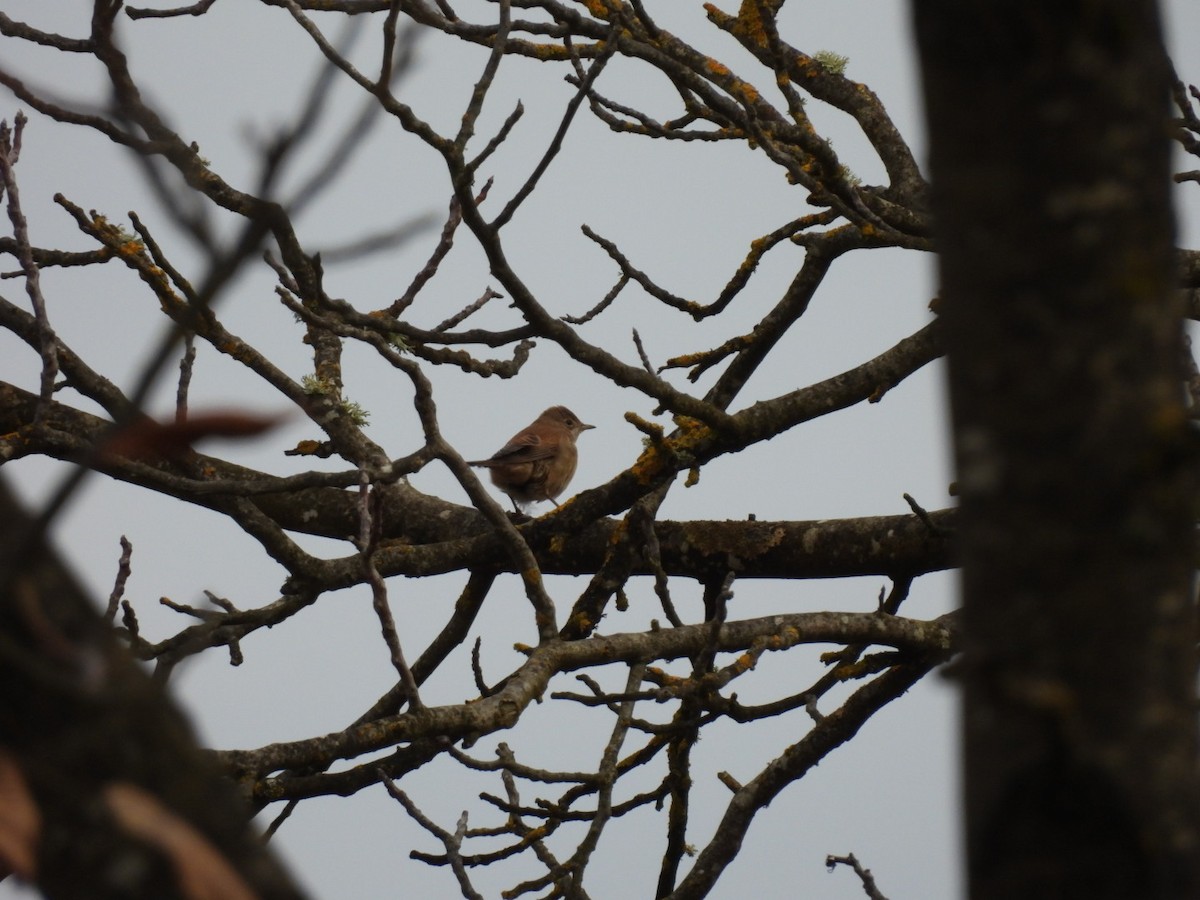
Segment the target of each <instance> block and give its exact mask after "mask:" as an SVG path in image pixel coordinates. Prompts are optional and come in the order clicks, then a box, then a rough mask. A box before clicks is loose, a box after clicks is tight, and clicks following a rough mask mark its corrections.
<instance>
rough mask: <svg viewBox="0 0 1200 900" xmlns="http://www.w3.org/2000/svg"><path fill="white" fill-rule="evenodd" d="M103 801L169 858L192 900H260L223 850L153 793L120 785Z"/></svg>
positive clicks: (107, 791)
mask: <svg viewBox="0 0 1200 900" xmlns="http://www.w3.org/2000/svg"><path fill="white" fill-rule="evenodd" d="M104 799H105V801H106V802H107V803H108V808H109V809H110V810H111V811H112V814H113V815H114V816H115V817H116V819H117V823H118V824H119V825H120V826H121V827H122V828H124V829H125V831H127V832H128V833H129V834H131V835H133V836H134V837H136V838H138V839H139V840H142V841H145V842H146V843H148V844H150V845H152V846H154V847H157V848H158V849H159V850H161V851H162V852H163V853H165V854H166V855H167V857H168V858H169V859H170V860H171V862H172V863H173V864H174V866H175V871H176V873H177V874H178V875H179V887H180V890H181V891H183V895H184V896H185V897H187V898H188V900H257V897H258V895H257V894H255V893H254V891H252V890H251V889H250V887H249V886H248V885H247V884H246V882H245V881H243V880H242V876H241V875H239V874H238V872H237V870H236V869H234V868H233V866H231V865H230V864H229V862H228V861H227V860H226V859H225V857H224V856H222V855H221V853H220V851H219V850H217V848H216V847H214V846H213V845H212V844H211V843H210V842H209V841H208V839H207V838H206V837H204V835H202V834H200V832H198V831H197V830H196V829H195V828H193V827H192V826H191V825H190V824H189V823H188V822H185V821H184V820H183V819H181V818H180V817H179V816H178V815H177V814H176V813H174V812H173V811H171V810H170V809H167V807H165V806H163V805H162V803H161V802H159V800H158V798H156V797H155V796H154V795H153V794H151V793H149V792H148V791H145V790H143V789H142V788H140V787H137V786H136V785H132V784H128V783H125V782H115V783H113V784H110V785H108V786H107V787H106V788H105V789H104Z"/></svg>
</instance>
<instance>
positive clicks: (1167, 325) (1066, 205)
mask: <svg viewBox="0 0 1200 900" xmlns="http://www.w3.org/2000/svg"><path fill="white" fill-rule="evenodd" d="M914 9H915V19H916V32H917V39H918V43H919V47H920V53H921V64H922V69H923V72H922V74H923V78H924V91H925V101H926V111H927V116H928V123H929V132H930V168H931V174H932V179H933V199H932V202H933V209H934V214H935V219H936V223H937V224H936V234H937V239H938V249H939V252H940V274H941V283H942V297H943V316H944V320H945V325H946V329H947V330H946V340H947V348H948V357H949V369H950V394H951V404H952V409H953V417H954V441H955V450H956V460H957V467H958V479H959V491H960V495H961V505H962V535H961V538H962V553H963V556H962V560H963V593H964V619H965V629H966V633H967V648H966V653H965V655H964V659H963V666H962V677H963V682H964V688H965V693H964V697H965V716H964V728H965V759H966V761H965V766H966V770H965V784H966V788H965V791H966V817H967V846H968V855H969V860H968V869H969V880H970V886H971V897H973V898H976V900H980V898H998V897H1014V896H1019V897H1021V898H1022V900H1033V898H1040V897H1045V898H1055V900H1061V898H1064V897H1088V898H1105V897H1143V898H1145V897H1171V898H1180V897H1198V896H1200V839H1198V835H1200V826H1198V824H1197V817H1198V810H1200V806H1198V804H1197V797H1198V794H1197V790H1196V776H1195V768H1196V750H1197V745H1196V723H1195V682H1194V679H1195V635H1196V631H1195V627H1194V607H1193V604H1192V595H1191V574H1192V573H1191V561H1192V560H1191V555H1190V547H1191V539H1192V535H1193V524H1192V522H1193V512H1194V510H1195V504H1194V501H1193V494H1194V491H1193V485H1192V478H1191V475H1190V470H1191V469H1193V468H1194V466H1195V462H1194V455H1193V454H1192V452H1191V451H1190V449H1189V442H1188V434H1187V419H1186V410H1185V408H1184V406H1183V400H1182V387H1181V385H1182V381H1183V370H1182V351H1181V347H1182V333H1181V317H1180V315H1179V310H1178V309H1177V303H1176V299H1175V294H1174V291H1173V290H1172V282H1171V276H1172V272H1173V266H1172V254H1173V231H1172V217H1171V211H1170V197H1169V186H1170V179H1169V174H1170V173H1169V141H1168V122H1169V117H1168V99H1169V94H1168V90H1169V85H1170V68H1169V65H1168V63H1167V59H1166V55H1165V51H1164V49H1163V46H1162V42H1161V35H1160V31H1159V21H1158V14H1157V9H1156V6H1155V4H1154V3H1153V2H1149V0H1090V2H1083V0H1075V2H1063V3H1041V2H1018V3H1013V2H1003V3H1001V2H996V0H966V2H964V0H916V2H915V4H914Z"/></svg>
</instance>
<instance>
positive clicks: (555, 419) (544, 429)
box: [467, 406, 596, 512]
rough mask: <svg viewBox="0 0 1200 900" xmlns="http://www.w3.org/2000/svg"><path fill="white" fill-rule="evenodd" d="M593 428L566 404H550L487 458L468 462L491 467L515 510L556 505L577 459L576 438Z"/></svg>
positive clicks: (571, 474)
mask: <svg viewBox="0 0 1200 900" xmlns="http://www.w3.org/2000/svg"><path fill="white" fill-rule="evenodd" d="M595 427H596V426H595V425H585V424H584V423H583V422H581V421H579V416H577V415H575V413H573V412H571V411H570V410H569V409H567V408H566V407H565V406H552V407H550V408H549V409H548V410H546V411H545V412H544V413H542V414H541V415H540V416H538V417H537V418H536V419H535V420H534V421H533V423H532V424H531V425H529V426H528V427H526V428H523V429H521V431H519V432H517V433H516V434H514V435H513V436H512V439H511V440H510V441H509V442H508V443H507V444H505V445H504V446H503V447H501V448H500V449H499V450H497V451H496V452H495V453H493V454H492V456H491V457H490V458H488V459H477V460H475V461H474V462H468V463H467V465H471V466H481V467H483V468H486V469H491V470H492V472H491V474H492V484H494V485H495V486H496V487H498V488H500V490H502V491H504V493H506V494H508V496H509V498H510V499H511V500H512V502H513V507H514V508H515V509H516V510H517V512H520V511H521V507H520V506H519V505H518V504H521V503H535V502H537V501H538V500H549V501H550V502H551V503H553V504H554V505H555V506H558V501H557V500H555V499H554V498H555V497H557V496H558V495H559V494H561V493H562V492H563V491H564V490H566V488H567V484H568V483H569V482H570V481H571V477H572V476H573V475H574V474H575V465H576V463H577V462H578V461H579V451H577V450H576V449H575V439H576V438H577V437H579V435H580V434H582V433H583V432H585V431H587V430H588V429H589V428H595Z"/></svg>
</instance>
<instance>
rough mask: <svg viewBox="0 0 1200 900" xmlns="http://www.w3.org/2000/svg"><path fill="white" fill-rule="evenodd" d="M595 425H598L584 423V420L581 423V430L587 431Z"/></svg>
mask: <svg viewBox="0 0 1200 900" xmlns="http://www.w3.org/2000/svg"><path fill="white" fill-rule="evenodd" d="M595 427H596V426H595V425H584V424H583V423H582V422H580V423H579V430H580V431H587V430H588V429H589V428H595Z"/></svg>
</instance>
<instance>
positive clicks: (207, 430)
mask: <svg viewBox="0 0 1200 900" xmlns="http://www.w3.org/2000/svg"><path fill="white" fill-rule="evenodd" d="M282 419H283V417H282V416H261V415H253V414H251V413H246V412H241V411H238V410H214V411H212V412H206V413H197V414H195V415H191V416H188V418H186V419H184V420H183V421H182V422H159V421H157V420H156V419H151V418H149V417H146V418H142V419H138V420H137V421H135V422H130V423H129V424H128V425H125V426H123V427H121V428H120V429H118V430H117V431H116V432H115V433H114V434H113V435H112V436H111V437H109V439H108V440H107V441H106V442H105V443H104V446H103V447H102V448H101V452H102V453H104V454H106V455H109V456H120V457H124V458H126V459H137V460H145V461H149V460H155V459H178V458H180V457H182V456H184V455H185V454H186V453H187V452H188V451H189V450H191V446H192V444H194V443H195V442H196V441H198V440H201V439H202V438H208V437H224V438H245V437H254V436H256V435H259V434H262V433H263V432H265V431H268V430H270V429H271V428H274V427H275V426H276V425H278V424H279V422H280V421H281V420H282Z"/></svg>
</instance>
